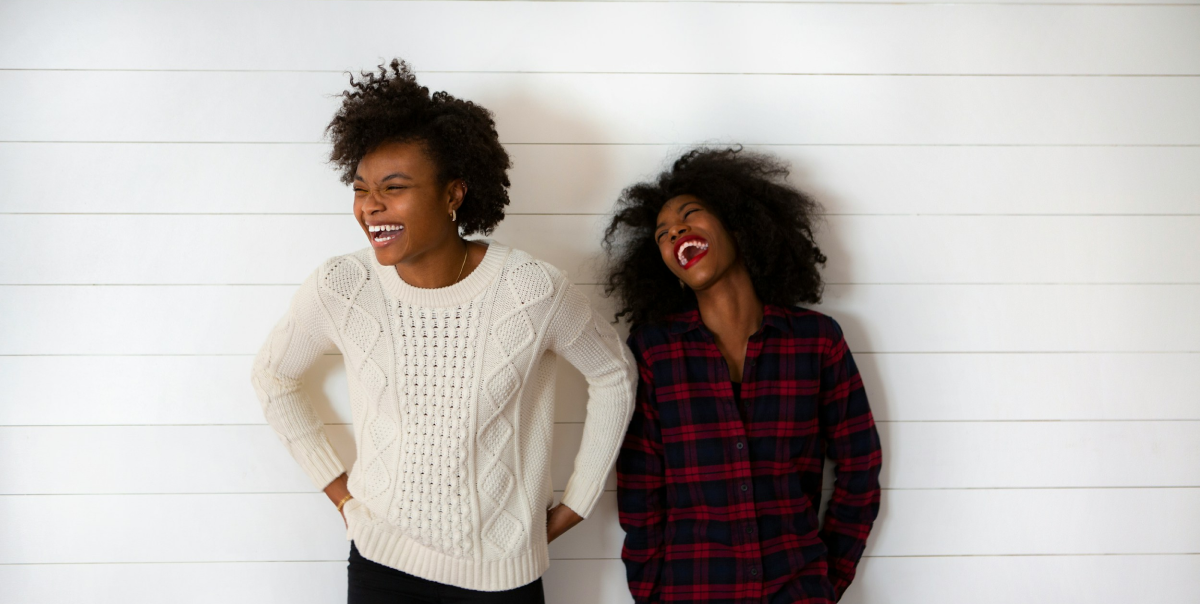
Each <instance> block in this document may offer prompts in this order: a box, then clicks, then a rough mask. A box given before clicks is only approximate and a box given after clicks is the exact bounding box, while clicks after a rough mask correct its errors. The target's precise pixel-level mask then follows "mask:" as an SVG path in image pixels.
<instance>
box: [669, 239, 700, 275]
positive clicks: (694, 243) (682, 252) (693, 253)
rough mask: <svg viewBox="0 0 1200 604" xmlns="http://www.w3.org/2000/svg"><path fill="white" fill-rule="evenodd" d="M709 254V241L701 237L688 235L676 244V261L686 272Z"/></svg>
mask: <svg viewBox="0 0 1200 604" xmlns="http://www.w3.org/2000/svg"><path fill="white" fill-rule="evenodd" d="M707 253H708V241H707V240H706V239H704V238H703V237H701V236H699V235H688V236H687V237H684V238H682V239H680V240H679V241H676V242H675V260H677V261H678V262H679V266H682V267H683V268H684V270H687V269H689V268H691V267H692V265H694V264H696V263H697V262H699V261H700V259H701V258H703V257H704V255H705V254H707Z"/></svg>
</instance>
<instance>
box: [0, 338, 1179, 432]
mask: <svg viewBox="0 0 1200 604" xmlns="http://www.w3.org/2000/svg"><path fill="white" fill-rule="evenodd" d="M855 361H856V363H857V364H858V368H859V372H860V373H861V374H862V376H863V381H864V383H865V385H866V389H867V393H868V396H869V398H870V401H871V409H872V411H873V412H874V414H875V418H876V419H877V420H879V421H989V420H1007V421H1012V420H1043V421H1045V420H1068V421H1069V420H1200V408H1198V407H1197V405H1195V393H1196V392H1197V391H1200V354H1188V353H1183V354H1178V353H1177V354H1169V353H1163V354H1128V353H1125V354H1121V353H1104V354H886V353H885V354H870V353H857V354H855ZM251 362H252V358H251V357H250V356H249V355H241V356H112V357H106V356H41V357H38V356H15V357H14V356H9V357H0V375H4V376H5V379H4V380H0V400H4V401H13V402H14V403H13V404H9V405H0V426H47V425H48V426H54V425H72V426H88V425H147V424H149V425H179V424H185V425H186V424H260V423H262V422H263V416H262V411H261V410H260V408H259V405H258V400H257V399H256V398H255V395H254V392H253V390H252V389H251V388H250V383H249V372H250V364H251ZM63 376H71V379H69V380H68V379H63ZM305 384H306V388H305V390H306V392H307V393H308V395H309V398H310V400H312V401H313V405H314V407H315V408H316V409H317V412H318V415H319V416H320V417H321V418H322V419H323V420H324V421H326V422H334V423H347V422H349V421H350V402H349V398H348V397H349V395H348V393H347V389H346V388H347V386H346V372H345V368H344V367H343V365H342V357H341V356H340V355H330V356H326V357H323V358H322V359H321V360H320V361H319V362H318V364H317V365H316V366H315V367H313V369H312V370H310V371H309V373H308V374H306V376H305ZM35 401H36V403H35ZM586 401H587V383H586V382H585V381H584V379H583V376H582V375H580V374H579V372H578V371H576V370H575V369H574V368H572V367H571V366H570V365H569V364H568V363H566V362H565V361H563V360H562V359H559V361H558V379H557V382H556V393H555V404H556V411H555V418H556V420H557V421H559V422H581V421H583V420H584V418H585V416H586V415H585V404H586Z"/></svg>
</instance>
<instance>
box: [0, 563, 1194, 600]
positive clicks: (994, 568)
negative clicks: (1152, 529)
mask: <svg viewBox="0 0 1200 604" xmlns="http://www.w3.org/2000/svg"><path fill="white" fill-rule="evenodd" d="M1130 575H1133V576H1136V577H1138V580H1137V581H1130V580H1129V576H1130ZM1013 577H1021V580H1020V581H1013V580H1012V578H1013ZM542 580H543V584H544V586H545V590H546V601H547V602H578V603H579V604H628V603H629V602H632V599H631V598H630V597H629V593H628V591H627V589H626V585H625V566H624V564H622V563H621V561H620V560H615V559H596V560H555V561H554V562H553V563H552V564H551V565H550V569H549V570H548V571H546V574H545V575H543V577H542ZM181 585H186V586H188V589H186V590H178V587H179V586H181ZM176 590H178V591H176ZM345 590H346V563H345V561H344V560H338V561H329V562H256V563H250V564H245V563H228V562H225V563H221V562H218V563H201V564H189V563H176V564H46V565H21V566H11V565H10V566H0V599H3V600H5V601H11V602H25V603H28V604H56V603H58V602H75V601H83V600H86V601H88V602H91V603H93V604H124V603H126V602H129V601H131V600H132V601H151V600H155V599H157V598H159V597H161V595H162V594H163V593H171V594H172V601H173V602H179V603H180V604H209V603H210V602H216V601H243V600H244V601H247V602H250V601H256V602H292V603H294V604H328V603H329V602H332V601H335V600H338V599H340V598H342V597H343V596H344V594H345ZM1197 590H1200V556H1194V555H1193V556H1188V555H1166V556H1120V555H1116V556H978V557H967V558H940V557H935V558H879V557H868V558H865V559H864V560H863V561H862V563H861V564H859V567H858V575H857V576H856V577H855V580H854V583H853V584H852V585H851V586H850V589H849V590H847V591H846V595H845V598H844V599H843V600H842V601H843V602H846V603H847V604H866V603H870V604H908V603H911V602H925V603H927V604H960V603H961V602H965V601H970V602H975V603H978V604H1008V603H1010V602H1014V601H1019V600H1021V599H1023V598H1028V597H1030V596H1031V595H1036V597H1038V598H1042V597H1044V598H1046V599H1047V600H1048V601H1073V600H1075V599H1080V600H1084V601H1087V602H1092V603H1095V604H1123V603H1124V602H1132V601H1143V600H1145V601H1152V602H1186V601H1187V600H1188V599H1189V598H1190V597H1191V596H1192V595H1193V594H1194V593H1195V592H1196V591H1197Z"/></svg>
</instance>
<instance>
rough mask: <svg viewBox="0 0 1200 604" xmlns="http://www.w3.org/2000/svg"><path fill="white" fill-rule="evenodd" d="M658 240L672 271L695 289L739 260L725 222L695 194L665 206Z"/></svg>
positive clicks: (707, 284) (714, 279)
mask: <svg viewBox="0 0 1200 604" xmlns="http://www.w3.org/2000/svg"><path fill="white" fill-rule="evenodd" d="M654 241H655V243H657V244H658V251H659V253H660V254H661V255H662V260H663V262H665V263H666V264H667V267H668V268H670V269H671V272H672V273H674V274H675V276H677V277H679V278H680V279H682V280H683V282H684V283H685V284H686V285H687V286H688V287H690V288H692V289H693V290H695V291H702V290H704V289H707V288H709V287H711V286H712V285H713V284H714V283H716V282H717V281H720V280H721V277H723V276H724V275H725V274H726V273H727V272H728V271H729V269H730V268H732V267H734V266H735V265H736V264H737V262H738V261H739V260H738V254H737V246H736V245H734V243H733V238H732V237H730V235H729V232H728V231H726V230H725V225H723V224H721V221H720V220H717V217H716V216H715V215H714V214H713V213H712V212H710V211H708V208H706V207H705V206H704V202H702V201H700V199H698V198H697V197H695V196H694V195H680V196H678V197H673V198H671V199H670V200H668V201H667V203H666V204H665V205H663V207H662V210H659V212H658V225H657V226H656V227H655V229H654Z"/></svg>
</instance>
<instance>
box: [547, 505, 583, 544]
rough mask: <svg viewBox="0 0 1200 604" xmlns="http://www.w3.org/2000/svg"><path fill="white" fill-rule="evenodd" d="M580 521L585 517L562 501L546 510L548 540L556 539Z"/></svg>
mask: <svg viewBox="0 0 1200 604" xmlns="http://www.w3.org/2000/svg"><path fill="white" fill-rule="evenodd" d="M580 522H583V517H582V516H580V515H579V514H576V513H575V510H572V509H571V508H569V507H567V506H565V505H563V504H561V503H560V504H558V505H556V506H554V507H552V508H550V509H549V510H546V542H547V543H549V542H551V541H554V540H555V539H557V538H558V537H559V536H560V535H562V534H563V533H565V532H567V531H568V530H570V528H571V527H573V526H575V525H576V524H579V523H580Z"/></svg>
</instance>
